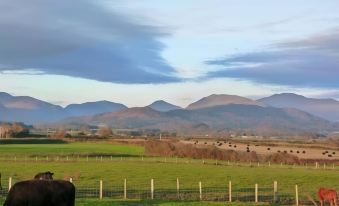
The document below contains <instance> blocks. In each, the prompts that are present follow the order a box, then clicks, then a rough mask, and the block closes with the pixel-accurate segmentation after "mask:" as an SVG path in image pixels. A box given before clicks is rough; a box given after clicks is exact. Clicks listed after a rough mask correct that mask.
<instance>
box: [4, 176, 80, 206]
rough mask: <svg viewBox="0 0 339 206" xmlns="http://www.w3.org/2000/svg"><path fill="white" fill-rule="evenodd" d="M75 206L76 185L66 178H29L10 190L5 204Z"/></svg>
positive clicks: (7, 205) (14, 205)
mask: <svg viewBox="0 0 339 206" xmlns="http://www.w3.org/2000/svg"><path fill="white" fill-rule="evenodd" d="M24 205H27V206H29V205H34V206H74V205H75V187H74V185H73V184H72V183H70V182H68V181H65V180H27V181H22V182H18V183H16V184H14V185H13V187H12V188H11V189H10V191H9V192H8V195H7V198H6V201H5V203H4V206H24Z"/></svg>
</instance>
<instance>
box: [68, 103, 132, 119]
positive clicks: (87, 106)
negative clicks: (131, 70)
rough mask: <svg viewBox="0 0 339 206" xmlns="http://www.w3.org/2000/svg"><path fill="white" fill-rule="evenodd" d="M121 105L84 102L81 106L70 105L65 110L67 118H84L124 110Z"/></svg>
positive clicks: (124, 107) (123, 106)
mask: <svg viewBox="0 0 339 206" xmlns="http://www.w3.org/2000/svg"><path fill="white" fill-rule="evenodd" d="M126 108H127V107H126V106H125V105H123V104H119V103H114V102H109V101H97V102H86V103H82V104H70V105H68V106H67V107H66V108H65V111H66V113H67V114H68V115H69V116H84V115H95V114H100V113H104V112H115V111H119V110H123V109H126Z"/></svg>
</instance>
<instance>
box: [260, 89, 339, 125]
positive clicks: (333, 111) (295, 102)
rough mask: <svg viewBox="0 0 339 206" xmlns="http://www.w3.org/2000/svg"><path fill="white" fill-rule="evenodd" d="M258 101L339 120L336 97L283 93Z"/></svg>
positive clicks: (338, 104) (338, 105) (331, 119)
mask: <svg viewBox="0 0 339 206" xmlns="http://www.w3.org/2000/svg"><path fill="white" fill-rule="evenodd" d="M257 101H258V102H260V103H262V104H264V105H267V106H271V107H278V108H296V109H300V110H303V111H306V112H308V113H310V114H313V115H316V116H319V117H322V118H324V119H327V120H330V121H339V101H336V100H334V99H315V98H307V97H304V96H301V95H297V94H293V93H282V94H275V95H272V96H270V97H265V98H262V99H259V100H257Z"/></svg>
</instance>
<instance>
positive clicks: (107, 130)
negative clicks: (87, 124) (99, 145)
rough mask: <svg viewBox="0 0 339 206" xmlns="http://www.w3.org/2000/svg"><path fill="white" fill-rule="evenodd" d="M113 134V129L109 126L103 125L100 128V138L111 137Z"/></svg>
mask: <svg viewBox="0 0 339 206" xmlns="http://www.w3.org/2000/svg"><path fill="white" fill-rule="evenodd" d="M112 134H113V132H112V128H111V127H110V126H108V125H102V126H100V127H99V130H98V135H99V136H100V137H109V136H111V135H112Z"/></svg>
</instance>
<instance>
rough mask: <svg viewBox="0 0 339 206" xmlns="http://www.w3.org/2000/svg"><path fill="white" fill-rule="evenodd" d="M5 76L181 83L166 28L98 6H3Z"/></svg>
mask: <svg viewBox="0 0 339 206" xmlns="http://www.w3.org/2000/svg"><path fill="white" fill-rule="evenodd" d="M0 30H1V32H0V45H1V46H0V65H1V67H0V71H1V70H26V69H36V70H40V71H42V72H44V73H46V74H57V75H67V76H73V77H81V78H88V79H94V80H98V81H106V82H118V83H166V82H175V81H180V80H179V79H178V78H177V77H176V75H175V70H174V68H172V67H171V66H170V65H169V64H168V63H167V62H166V61H165V60H164V59H163V58H162V57H161V52H162V51H163V49H164V45H163V44H162V43H161V42H160V41H159V38H162V37H164V36H167V35H169V34H168V33H167V32H166V31H163V29H161V28H156V27H152V26H148V25H141V24H138V23H136V20H135V19H132V18H131V17H129V16H126V15H123V14H120V13H118V12H114V11H111V10H107V9H106V8H104V6H103V5H100V4H99V3H98V1H86V0H72V1H67V0H58V1H43V0H32V1H25V0H3V1H1V2H0Z"/></svg>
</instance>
